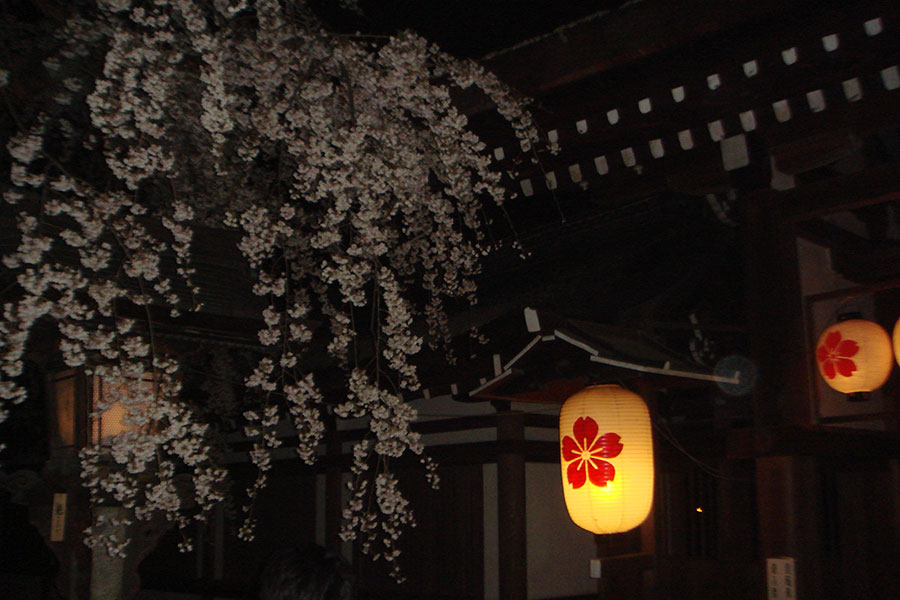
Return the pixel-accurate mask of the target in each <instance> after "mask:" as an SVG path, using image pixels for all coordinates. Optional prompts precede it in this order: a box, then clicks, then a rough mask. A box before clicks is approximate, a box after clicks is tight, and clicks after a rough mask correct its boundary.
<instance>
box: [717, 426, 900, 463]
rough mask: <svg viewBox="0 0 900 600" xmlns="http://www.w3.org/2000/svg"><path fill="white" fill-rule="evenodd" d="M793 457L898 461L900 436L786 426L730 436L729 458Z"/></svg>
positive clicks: (899, 434)
mask: <svg viewBox="0 0 900 600" xmlns="http://www.w3.org/2000/svg"><path fill="white" fill-rule="evenodd" d="M792 455H805V456H819V457H834V458H848V459H884V460H888V459H897V458H900V433H898V432H895V431H891V432H887V431H870V430H863V429H840V428H835V427H796V426H789V425H784V426H775V427H759V428H750V429H735V430H733V431H732V432H731V433H730V434H729V437H728V456H729V458H755V457H759V456H792Z"/></svg>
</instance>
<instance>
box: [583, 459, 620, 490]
mask: <svg viewBox="0 0 900 600" xmlns="http://www.w3.org/2000/svg"><path fill="white" fill-rule="evenodd" d="M594 463H597V464H596V465H594ZM588 474H589V475H590V477H591V483H592V484H594V485H596V486H598V487H606V484H607V483H608V482H610V481H612V480H614V479H615V478H616V468H615V467H614V466H613V465H612V463H608V462H606V461H605V460H592V461H591V464H590V466H588Z"/></svg>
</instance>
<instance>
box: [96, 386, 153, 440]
mask: <svg viewBox="0 0 900 600" xmlns="http://www.w3.org/2000/svg"><path fill="white" fill-rule="evenodd" d="M91 387H92V388H93V405H94V414H95V416H94V417H93V419H92V421H93V423H92V427H93V440H94V443H96V444H103V445H108V444H109V443H110V442H111V441H112V438H114V437H115V436H117V435H120V434H122V433H125V432H128V431H140V429H141V427H139V426H137V425H135V424H133V423H132V422H131V420H130V419H129V413H130V412H131V411H134V410H137V411H140V410H142V408H143V407H144V406H146V403H145V402H144V399H143V398H142V396H147V395H149V396H151V397H152V396H153V394H154V393H155V389H156V386H155V382H154V379H153V376H152V375H151V374H147V375H146V376H145V377H144V379H142V380H141V381H139V382H137V381H132V382H129V383H128V384H126V385H124V386H116V385H112V384H110V383H109V382H108V381H106V380H104V379H103V378H101V377H97V376H96V375H95V376H94V377H93V379H92V385H91ZM123 396H129V397H130V398H128V399H127V400H126V401H125V402H122V401H121V400H118V399H117V398H123Z"/></svg>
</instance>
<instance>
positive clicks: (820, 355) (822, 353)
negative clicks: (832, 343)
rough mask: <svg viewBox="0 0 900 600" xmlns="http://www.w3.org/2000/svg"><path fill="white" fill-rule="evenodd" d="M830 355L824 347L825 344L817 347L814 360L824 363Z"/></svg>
mask: <svg viewBox="0 0 900 600" xmlns="http://www.w3.org/2000/svg"><path fill="white" fill-rule="evenodd" d="M830 355H831V352H829V351H828V348H826V347H825V344H822V345H821V346H819V348H818V350H816V360H817V361H819V362H820V363H824V362H825V361H826V360H828V357H829V356H830Z"/></svg>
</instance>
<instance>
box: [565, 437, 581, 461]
mask: <svg viewBox="0 0 900 600" xmlns="http://www.w3.org/2000/svg"><path fill="white" fill-rule="evenodd" d="M562 451H563V459H564V460H575V459H576V458H578V457H580V456H581V448H579V447H578V444H577V443H575V440H573V439H572V438H570V437H569V436H566V437H564V438H563V441H562Z"/></svg>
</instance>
